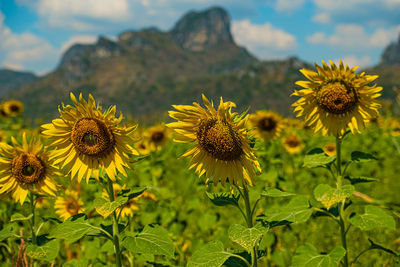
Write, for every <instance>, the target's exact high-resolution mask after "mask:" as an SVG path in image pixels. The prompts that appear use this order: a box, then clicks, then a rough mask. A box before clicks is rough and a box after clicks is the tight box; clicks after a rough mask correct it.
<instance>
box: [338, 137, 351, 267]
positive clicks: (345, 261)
mask: <svg viewBox="0 0 400 267" xmlns="http://www.w3.org/2000/svg"><path fill="white" fill-rule="evenodd" d="M341 153H342V137H341V136H336V164H337V165H336V166H337V188H338V189H340V188H341V187H342V177H343V173H342V155H341ZM344 203H345V200H343V201H342V203H340V204H339V205H340V208H339V225H340V236H341V239H342V246H343V248H344V249H345V250H346V254H345V255H344V259H343V266H344V267H348V266H349V253H348V250H347V241H346V224H345V216H344Z"/></svg>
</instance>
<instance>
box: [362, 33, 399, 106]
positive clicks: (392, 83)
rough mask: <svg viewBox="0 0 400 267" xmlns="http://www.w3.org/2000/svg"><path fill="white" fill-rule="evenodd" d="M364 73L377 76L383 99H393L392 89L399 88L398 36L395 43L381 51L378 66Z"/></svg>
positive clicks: (394, 94)
mask: <svg viewBox="0 0 400 267" xmlns="http://www.w3.org/2000/svg"><path fill="white" fill-rule="evenodd" d="M366 72H367V73H372V74H376V75H379V78H378V80H377V83H378V84H379V85H380V86H382V87H383V93H382V96H383V97H384V98H387V99H395V97H396V93H395V92H394V91H393V90H392V88H393V87H400V75H399V73H400V34H399V36H398V39H397V41H396V42H393V43H391V44H389V45H388V46H387V47H386V48H385V49H384V50H383V53H382V56H381V60H380V62H379V64H378V65H377V66H374V67H372V68H369V69H367V70H366Z"/></svg>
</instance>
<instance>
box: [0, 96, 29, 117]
mask: <svg viewBox="0 0 400 267" xmlns="http://www.w3.org/2000/svg"><path fill="white" fill-rule="evenodd" d="M2 110H3V112H4V115H6V116H7V117H15V116H19V115H21V114H22V113H23V112H24V104H22V102H21V101H18V100H9V101H6V102H4V103H3V104H2Z"/></svg>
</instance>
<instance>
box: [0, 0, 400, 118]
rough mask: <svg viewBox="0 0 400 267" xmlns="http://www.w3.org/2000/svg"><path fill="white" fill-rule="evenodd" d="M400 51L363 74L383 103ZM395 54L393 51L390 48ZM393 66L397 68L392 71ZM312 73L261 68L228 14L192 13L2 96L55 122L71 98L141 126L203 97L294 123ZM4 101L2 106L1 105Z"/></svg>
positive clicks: (290, 62)
mask: <svg viewBox="0 0 400 267" xmlns="http://www.w3.org/2000/svg"><path fill="white" fill-rule="evenodd" d="M398 46H399V45H398V44H397V45H396V44H394V45H392V48H387V50H388V51H390V52H386V50H385V52H384V55H383V56H382V63H381V64H380V65H378V66H377V67H375V68H372V69H369V70H366V71H367V72H368V73H372V74H375V73H376V74H379V75H380V78H379V80H378V84H380V85H383V86H384V95H385V96H387V97H393V93H392V90H391V87H392V86H393V85H395V84H396V83H397V85H398V84H400V80H399V79H400V78H399V77H400V76H399V75H398V73H400V72H399V71H400V66H399V64H397V63H396V62H400V61H399V60H397V59H396V55H398V54H396V53H397V52H393V51H398V48H396V47H398ZM393 47H394V48H393ZM389 62H392V63H390V64H389ZM303 67H307V68H313V66H310V65H308V64H307V63H305V62H303V61H301V60H300V59H298V58H296V57H290V58H288V59H285V60H275V61H260V60H258V59H257V58H255V57H254V56H253V55H251V54H250V53H249V52H248V51H247V50H246V49H245V48H242V47H239V46H238V45H237V44H236V43H235V42H234V40H233V38H232V34H231V31H230V20H229V16H228V14H227V12H226V11H225V10H224V9H222V8H219V7H214V8H210V9H207V10H204V11H200V12H194V11H193V12H189V13H187V14H186V15H184V16H183V17H182V18H181V19H180V20H178V21H177V23H176V24H175V26H174V27H173V28H172V29H171V30H170V31H160V30H158V29H157V28H147V29H143V30H139V31H132V30H128V31H125V32H122V33H121V34H120V35H119V36H118V38H117V40H110V39H107V38H105V37H99V39H98V41H97V42H96V43H94V44H89V45H80V44H76V45H73V46H72V47H71V48H70V49H68V50H67V51H66V52H65V54H64V55H63V56H62V58H61V61H60V64H59V65H58V67H57V68H56V69H55V70H54V71H53V72H51V73H49V74H48V75H45V76H43V77H40V78H39V79H37V80H35V81H32V82H30V83H26V84H24V85H22V86H20V87H19V88H17V89H14V90H12V91H9V92H8V93H6V94H4V95H2V96H1V99H3V100H4V99H9V98H16V99H19V100H21V101H22V102H23V103H24V104H25V105H26V116H28V117H31V118H44V119H45V120H50V119H52V118H53V117H56V116H58V110H57V106H58V105H60V103H61V102H64V103H71V101H70V99H69V92H71V91H72V92H73V93H75V94H79V93H80V92H82V93H83V95H84V97H85V98H87V95H88V93H92V94H93V95H94V97H95V99H96V100H98V101H99V102H100V103H101V105H102V106H104V107H108V106H110V105H114V104H116V105H117V110H120V111H122V112H123V113H124V114H129V115H131V116H133V118H135V119H139V120H141V121H142V123H150V122H152V121H154V120H161V119H165V117H163V116H164V115H163V114H165V112H166V111H167V110H171V105H173V104H191V103H192V102H193V101H197V102H199V101H200V102H201V94H202V93H204V94H205V95H207V96H208V97H209V98H211V99H213V100H214V101H218V100H219V97H220V96H223V97H224V99H225V100H232V101H234V102H236V103H237V106H238V107H239V110H245V109H246V108H247V107H248V106H250V107H251V111H254V110H256V109H274V110H277V111H278V112H281V113H283V114H285V115H293V114H292V112H291V106H290V105H291V103H293V102H294V100H295V99H293V98H291V97H289V96H290V94H291V93H292V92H293V88H294V87H296V86H295V85H294V83H295V81H297V80H299V79H304V77H303V75H302V74H301V73H300V72H299V69H300V68H303ZM1 99H0V100H1Z"/></svg>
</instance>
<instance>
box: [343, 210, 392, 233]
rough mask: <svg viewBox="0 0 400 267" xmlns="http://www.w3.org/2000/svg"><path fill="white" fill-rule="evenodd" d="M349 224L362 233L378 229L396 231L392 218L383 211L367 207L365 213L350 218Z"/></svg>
mask: <svg viewBox="0 0 400 267" xmlns="http://www.w3.org/2000/svg"><path fill="white" fill-rule="evenodd" d="M350 223H351V224H352V225H354V226H355V227H358V228H360V229H361V230H363V231H369V230H372V229H375V228H378V227H384V228H389V229H392V230H395V229H396V222H395V220H394V218H393V217H392V216H390V215H388V214H387V213H386V212H385V211H384V210H383V209H381V208H379V207H376V206H372V205H368V206H365V213H364V214H362V215H358V214H357V215H355V216H354V217H351V218H350Z"/></svg>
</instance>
